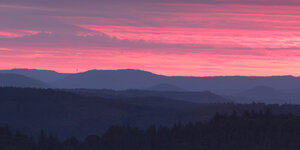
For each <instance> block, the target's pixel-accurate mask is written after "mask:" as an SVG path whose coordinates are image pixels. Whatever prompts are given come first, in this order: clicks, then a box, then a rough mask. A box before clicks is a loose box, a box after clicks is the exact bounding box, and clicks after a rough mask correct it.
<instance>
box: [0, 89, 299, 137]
mask: <svg viewBox="0 0 300 150" xmlns="http://www.w3.org/2000/svg"><path fill="white" fill-rule="evenodd" d="M267 108H270V109H271V110H272V111H273V112H274V113H277V114H282V113H284V114H286V113H289V112H291V113H294V114H300V107H299V106H298V105H282V106H279V105H264V104H249V105H239V104H233V103H229V104H197V103H192V102H185V101H178V100H172V99H168V98H162V97H130V98H123V99H113V98H101V97H90V96H83V95H79V94H74V93H70V92H63V91H57V90H50V89H31V88H0V124H2V125H5V124H8V125H9V126H11V127H12V128H14V129H16V128H17V129H21V130H22V131H24V132H26V133H32V134H37V133H38V132H39V131H40V130H41V129H45V130H46V131H47V132H48V131H51V132H52V133H53V134H54V135H57V136H59V137H68V136H76V137H81V138H82V137H84V136H86V135H88V134H94V133H97V134H101V133H103V132H104V131H105V130H106V129H107V128H108V127H109V126H111V125H118V124H119V125H127V124H129V125H133V126H137V127H141V128H145V127H147V126H149V125H151V124H156V125H167V126H168V125H171V124H173V123H176V122H178V121H181V122H183V123H185V122H189V121H192V122H194V121H200V120H209V119H210V118H211V117H212V116H213V115H214V114H215V113H216V112H220V113H225V112H227V113H230V112H232V111H233V110H236V111H237V112H241V111H244V110H256V111H258V110H266V109H267Z"/></svg>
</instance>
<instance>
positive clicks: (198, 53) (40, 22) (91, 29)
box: [0, 0, 300, 76]
mask: <svg viewBox="0 0 300 150" xmlns="http://www.w3.org/2000/svg"><path fill="white" fill-rule="evenodd" d="M0 21H1V22H0V69H12V68H35V69H48V70H55V71H58V72H64V73H75V72H83V71H87V70H91V69H99V70H100V69H105V70H106V69H127V68H131V69H141V70H147V71H151V72H154V73H157V74H163V75H169V76H228V75H245V76H271V75H294V76H300V1H299V0H284V1H283V0H243V1H241V0H184V1H183V0H0Z"/></svg>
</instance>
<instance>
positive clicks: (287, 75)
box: [0, 68, 300, 78]
mask: <svg viewBox="0 0 300 150" xmlns="http://www.w3.org/2000/svg"><path fill="white" fill-rule="evenodd" d="M10 70H37V71H53V72H56V73H60V74H79V73H85V72H89V71H121V70H135V71H142V72H148V73H151V74H154V75H158V76H167V77H294V78H298V77H300V76H295V75H289V74H286V75H212V76H193V75H165V74H159V73H154V72H152V71H147V70H142V69H133V68H119V69H89V70H86V71H80V72H60V71H56V70H51V69H37V68H11V69H0V71H10Z"/></svg>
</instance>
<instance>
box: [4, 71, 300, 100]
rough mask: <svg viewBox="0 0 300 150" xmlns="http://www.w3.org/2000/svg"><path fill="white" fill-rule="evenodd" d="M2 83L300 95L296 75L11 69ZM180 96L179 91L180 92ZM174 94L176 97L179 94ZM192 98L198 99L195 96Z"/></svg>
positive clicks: (243, 96)
mask: <svg viewBox="0 0 300 150" xmlns="http://www.w3.org/2000/svg"><path fill="white" fill-rule="evenodd" d="M0 86H5V87H7V86H12V87H36V88H53V89H89V90H94V89H96V90H101V89H110V90H115V91H121V92H119V93H118V94H121V95H123V94H124V93H127V94H128V93H130V92H128V90H139V91H140V92H139V93H142V92H141V91H148V92H144V93H143V94H145V93H147V94H148V95H149V93H151V92H149V91H152V93H151V94H150V95H152V96H157V95H159V96H162V95H161V94H159V92H166V93H169V94H170V92H171V93H172V92H173V94H174V92H183V93H184V94H183V95H185V96H184V97H188V96H187V95H195V93H193V94H192V93H187V92H199V91H210V92H213V93H216V94H218V95H225V96H223V97H227V98H230V99H233V100H234V101H236V102H247V103H249V102H251V101H259V102H267V103H277V102H280V103H300V94H297V93H299V92H298V91H299V89H300V78H299V77H294V76H269V77H255V76H254V77H248V76H215V77H189V76H164V75H158V74H154V73H151V72H147V71H142V70H134V69H122V70H90V71H86V72H81V73H58V72H55V71H50V70H36V69H12V70H0ZM122 91H123V92H122ZM124 91H127V92H124ZM155 92H156V93H155ZM154 93H155V94H154ZM102 94H103V92H102ZM131 94H132V93H131ZM143 94H140V95H143ZM186 94H187V95H186ZM138 95H139V94H138ZM178 95H180V94H178V93H177V96H178ZM164 96H166V94H165V95H164ZM167 97H168V96H167ZM172 97H176V94H174V95H173V96H172ZM178 97H180V96H178ZM198 99H201V98H198ZM225 99H226V98H225ZM189 100H192V101H195V97H193V98H191V99H189ZM198 101H201V100H198Z"/></svg>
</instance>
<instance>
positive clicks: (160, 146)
mask: <svg viewBox="0 0 300 150" xmlns="http://www.w3.org/2000/svg"><path fill="white" fill-rule="evenodd" d="M299 140H300V117H299V116H295V115H292V114H285V115H273V114H272V113H271V112H270V111H269V110H267V111H266V112H254V111H250V112H249V111H245V112H243V113H242V114H238V113H236V112H233V113H232V114H230V115H226V114H223V115H222V114H218V113H217V114H216V115H215V116H214V117H213V118H212V119H211V120H210V121H208V122H196V123H186V124H182V123H176V124H174V125H173V126H154V125H152V126H150V127H148V128H146V129H139V128H136V127H131V126H111V127H109V128H108V129H107V130H106V131H105V132H104V133H103V134H102V135H97V133H95V134H92V135H89V136H87V137H86V138H85V139H84V140H78V139H77V138H75V137H70V138H67V139H65V140H60V139H59V138H57V137H55V136H53V135H52V134H50V135H49V134H46V133H45V132H44V131H41V132H40V134H39V136H37V138H36V140H35V138H34V137H32V136H30V135H27V134H22V133H20V132H19V131H17V132H15V133H13V132H11V131H10V130H9V128H8V127H0V149H1V150H298V149H300V142H299Z"/></svg>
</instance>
